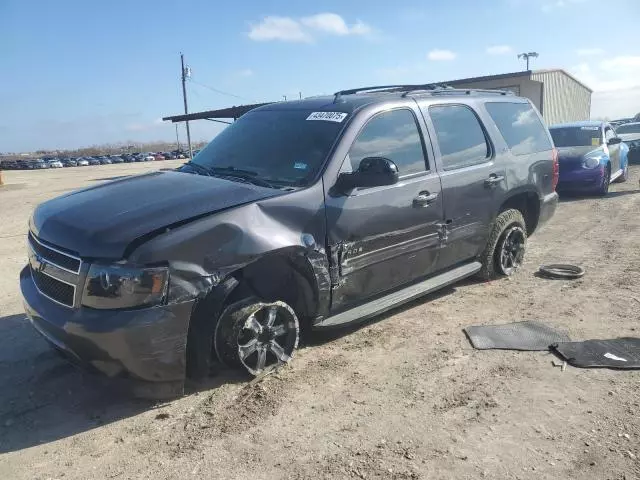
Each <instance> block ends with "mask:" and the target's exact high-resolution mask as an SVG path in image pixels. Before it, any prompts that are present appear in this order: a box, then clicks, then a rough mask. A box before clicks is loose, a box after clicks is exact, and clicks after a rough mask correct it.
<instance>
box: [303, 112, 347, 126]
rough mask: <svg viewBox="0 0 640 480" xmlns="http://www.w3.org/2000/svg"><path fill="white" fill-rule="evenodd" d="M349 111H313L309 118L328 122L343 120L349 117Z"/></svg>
mask: <svg viewBox="0 0 640 480" xmlns="http://www.w3.org/2000/svg"><path fill="white" fill-rule="evenodd" d="M347 115H348V114H347V113H344V112H312V113H311V115H309V116H308V117H307V120H325V121H327V122H337V123H340V122H342V121H343V120H344V119H345V118H347Z"/></svg>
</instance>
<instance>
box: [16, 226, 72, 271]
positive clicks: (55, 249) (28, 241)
mask: <svg viewBox="0 0 640 480" xmlns="http://www.w3.org/2000/svg"><path fill="white" fill-rule="evenodd" d="M31 239H34V240H35V241H36V243H37V244H38V245H40V246H41V247H43V248H48V249H49V250H53V251H54V252H56V253H59V254H60V255H64V256H65V257H69V258H72V259H74V260H77V261H78V270H76V271H73V270H69V269H68V268H64V267H61V266H60V265H58V264H57V263H55V262H52V261H51V260H49V259H48V258H44V260H46V261H47V263H50V264H52V265H55V266H56V267H58V268H59V269H61V270H64V271H66V272H69V273H75V274H79V273H80V270H81V268H82V259H81V258H80V257H76V256H75V255H70V254H68V253H67V252H62V251H60V250H58V249H57V248H54V247H50V246H49V245H47V244H45V243H42V242H41V241H40V240H38V239H37V238H36V236H35V235H34V234H33V233H32V234H31V235H28V237H27V243H28V244H30V243H31ZM31 249H32V250H33V253H35V254H36V255H38V252H36V251H35V250H34V249H33V247H31Z"/></svg>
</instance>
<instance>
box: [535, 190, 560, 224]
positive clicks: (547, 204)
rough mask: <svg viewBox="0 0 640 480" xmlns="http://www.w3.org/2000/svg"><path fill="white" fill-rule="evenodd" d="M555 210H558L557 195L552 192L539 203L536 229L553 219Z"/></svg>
mask: <svg viewBox="0 0 640 480" xmlns="http://www.w3.org/2000/svg"><path fill="white" fill-rule="evenodd" d="M556 208H558V194H557V193H556V192H552V193H550V194H548V195H545V196H544V197H543V198H542V200H541V201H540V216H539V217H538V227H541V226H543V225H544V224H545V223H547V222H548V221H549V220H550V219H551V217H553V215H554V214H555V213H556Z"/></svg>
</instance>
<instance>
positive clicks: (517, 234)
mask: <svg viewBox="0 0 640 480" xmlns="http://www.w3.org/2000/svg"><path fill="white" fill-rule="evenodd" d="M526 238H527V236H526V234H525V233H524V230H523V229H522V227H520V226H518V225H513V226H511V227H509V228H507V230H506V231H505V233H504V236H503V237H502V241H501V242H500V246H499V250H498V268H499V269H500V272H501V273H502V274H504V275H512V274H513V273H514V272H515V271H516V270H517V269H518V268H519V267H520V265H522V260H523V259H524V251H525V243H526Z"/></svg>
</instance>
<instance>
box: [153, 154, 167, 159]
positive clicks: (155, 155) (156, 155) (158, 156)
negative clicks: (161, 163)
mask: <svg viewBox="0 0 640 480" xmlns="http://www.w3.org/2000/svg"><path fill="white" fill-rule="evenodd" d="M153 159H154V160H165V158H164V155H162V154H161V153H155V154H154V155H153Z"/></svg>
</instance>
